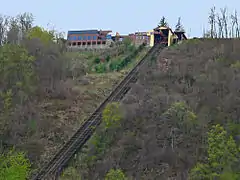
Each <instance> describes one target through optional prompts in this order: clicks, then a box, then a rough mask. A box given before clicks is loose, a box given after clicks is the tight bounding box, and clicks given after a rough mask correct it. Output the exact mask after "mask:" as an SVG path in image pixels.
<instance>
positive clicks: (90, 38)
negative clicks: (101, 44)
mask: <svg viewBox="0 0 240 180" xmlns="http://www.w3.org/2000/svg"><path fill="white" fill-rule="evenodd" d="M68 40H70V41H76V40H97V36H78V37H77V36H69V37H68Z"/></svg>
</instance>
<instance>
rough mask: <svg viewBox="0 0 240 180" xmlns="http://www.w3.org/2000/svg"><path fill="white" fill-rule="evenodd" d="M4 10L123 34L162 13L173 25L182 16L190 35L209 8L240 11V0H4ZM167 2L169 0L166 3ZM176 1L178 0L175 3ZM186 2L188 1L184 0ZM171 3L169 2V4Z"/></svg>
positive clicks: (65, 26)
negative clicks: (225, 8) (225, 7)
mask: <svg viewBox="0 0 240 180" xmlns="http://www.w3.org/2000/svg"><path fill="white" fill-rule="evenodd" d="M0 1H2V2H1V6H0V13H1V14H4V15H10V16H15V15H17V14H19V13H23V12H31V13H32V14H33V15H34V17H35V24H37V25H41V26H43V27H47V24H48V23H50V24H53V25H54V26H55V28H56V29H58V30H60V31H64V32H67V31H68V30H83V29H103V30H104V29H110V30H112V31H113V32H119V33H120V34H128V33H131V32H135V31H148V30H150V29H153V28H154V27H155V26H156V25H157V24H158V22H159V20H160V18H161V16H166V18H167V21H168V22H169V24H170V25H171V26H175V24H176V22H177V18H178V17H179V16H181V18H182V23H183V25H184V26H185V30H186V31H187V35H190V36H200V35H202V30H203V27H204V26H207V21H208V13H209V9H210V8H211V7H212V6H213V5H215V6H216V8H217V9H220V8H221V7H224V6H227V7H228V9H229V12H233V11H234V8H236V10H237V11H238V12H239V15H240V1H239V0H228V1H223V0H200V1H194V0H185V1H177V0H171V1H160V0H146V1H143V0H119V1H113V0H100V1H97V0H87V1H86V0H82V1H81V0H71V1H66V0H64V1H63V0H39V1H33V0H12V1H7V0H0ZM163 2H168V3H166V4H164V3H163ZM174 2H175V3H174ZM181 2H185V3H181ZM167 5H169V6H167Z"/></svg>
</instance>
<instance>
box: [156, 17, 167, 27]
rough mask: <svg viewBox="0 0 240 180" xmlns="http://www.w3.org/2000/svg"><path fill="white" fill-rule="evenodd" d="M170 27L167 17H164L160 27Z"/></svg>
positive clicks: (159, 24)
mask: <svg viewBox="0 0 240 180" xmlns="http://www.w3.org/2000/svg"><path fill="white" fill-rule="evenodd" d="M166 26H168V23H167V21H166V18H165V16H163V17H162V18H161V19H160V22H159V23H158V27H166Z"/></svg>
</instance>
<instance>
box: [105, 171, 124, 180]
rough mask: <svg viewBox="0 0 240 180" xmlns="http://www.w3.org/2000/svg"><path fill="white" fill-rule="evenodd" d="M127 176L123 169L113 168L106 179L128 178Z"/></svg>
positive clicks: (122, 179)
mask: <svg viewBox="0 0 240 180" xmlns="http://www.w3.org/2000/svg"><path fill="white" fill-rule="evenodd" d="M126 179H127V178H126V176H125V175H124V173H123V172H122V170H121V169H116V170H115V169H111V170H110V171H108V173H107V174H106V176H105V178H104V180H126Z"/></svg>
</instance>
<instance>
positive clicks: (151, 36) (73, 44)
mask: <svg viewBox="0 0 240 180" xmlns="http://www.w3.org/2000/svg"><path fill="white" fill-rule="evenodd" d="M126 37H129V38H130V39H131V40H132V42H133V44H135V45H141V44H143V43H145V44H146V45H147V46H150V47H152V46H154V45H155V44H159V43H160V44H164V45H166V46H170V45H172V44H175V43H176V42H178V41H181V40H184V39H187V37H186V36H185V33H184V32H181V31H173V30H172V29H171V28H169V27H163V26H160V27H157V28H154V29H152V30H150V31H147V32H136V33H133V34H129V35H126V36H123V35H120V34H119V33H116V35H113V34H112V31H111V30H105V31H102V30H100V31H99V30H81V31H68V37H67V40H68V47H70V48H77V49H103V48H108V47H110V44H111V43H112V42H117V41H123V39H124V38H126Z"/></svg>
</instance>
